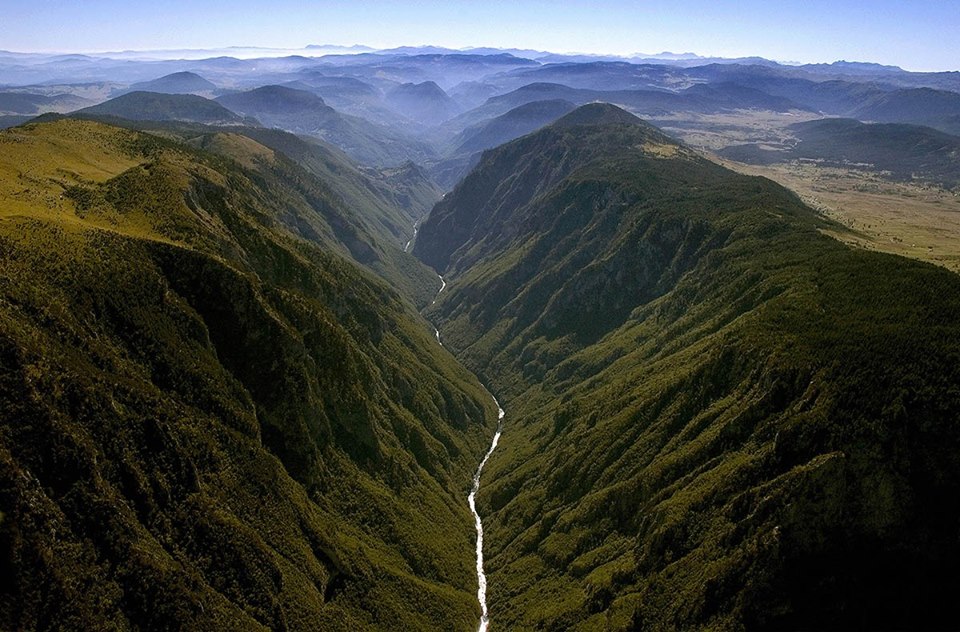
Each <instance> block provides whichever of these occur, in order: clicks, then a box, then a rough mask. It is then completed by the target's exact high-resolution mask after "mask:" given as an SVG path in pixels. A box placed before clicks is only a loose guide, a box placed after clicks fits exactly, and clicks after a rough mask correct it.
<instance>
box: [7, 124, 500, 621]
mask: <svg viewBox="0 0 960 632" xmlns="http://www.w3.org/2000/svg"><path fill="white" fill-rule="evenodd" d="M0 147H3V151H0V366H2V367H3V370H2V372H0V512H2V513H3V518H2V522H0V541H2V546H3V551H4V553H3V558H4V565H3V567H4V569H5V572H4V577H3V580H2V583H0V585H2V588H0V627H2V628H5V629H7V628H9V629H36V628H39V629H50V628H69V629H103V628H108V627H116V628H120V629H126V628H131V627H137V628H143V629H170V628H178V629H184V628H185V629H263V628H269V629H283V628H286V629H301V630H315V629H343V630H356V629H384V630H387V629H397V628H398V627H399V628H404V629H469V628H471V627H472V626H473V625H475V622H476V619H477V617H478V616H479V609H478V607H477V605H476V603H475V591H476V577H475V574H474V568H473V541H472V538H473V525H472V521H471V517H470V515H469V513H468V511H467V508H466V505H465V503H464V502H463V498H464V495H465V493H466V491H467V490H468V489H469V485H470V478H471V474H472V471H473V469H474V468H475V467H476V462H477V460H478V459H479V457H480V456H481V455H482V453H483V450H484V449H485V448H486V443H487V441H488V435H489V434H490V432H491V431H492V427H493V425H494V424H495V420H496V411H495V410H493V406H492V404H491V402H490V401H489V397H488V396H487V395H486V393H485V392H484V391H483V390H482V387H480V385H479V384H478V383H477V382H476V380H475V379H473V378H472V376H470V375H469V374H468V373H466V372H465V371H464V370H463V369H462V368H460V367H459V365H458V364H457V363H456V362H455V361H453V359H452V358H451V357H450V356H449V355H448V354H447V353H446V352H445V351H444V350H443V349H442V348H441V347H439V345H437V344H436V341H435V340H434V338H433V335H432V332H431V331H430V330H429V328H428V327H427V324H426V323H425V322H423V321H422V320H421V319H420V317H419V316H418V315H417V314H416V313H415V312H414V311H413V309H412V307H410V304H409V303H408V302H406V301H404V300H401V299H400V298H399V296H398V295H397V294H396V293H394V291H392V290H390V289H388V288H387V287H386V286H385V285H384V284H383V282H382V281H380V280H378V279H377V278H375V277H374V276H373V275H371V274H369V273H367V272H365V271H363V270H362V269H360V268H359V267H358V266H357V265H355V264H354V263H353V262H352V261H350V260H349V259H348V258H347V256H346V253H345V252H343V248H345V247H347V246H348V245H349V244H348V245H347V246H343V244H342V242H341V241H339V240H338V233H337V229H338V227H337V226H336V222H335V220H334V219H332V217H333V216H331V215H330V214H329V213H328V212H327V211H328V209H325V208H324V207H323V205H322V204H321V203H320V202H319V201H318V200H319V198H311V197H308V195H309V191H299V192H297V191H292V192H288V195H289V196H290V197H288V198H280V199H278V198H277V197H276V195H277V194H278V193H279V189H275V188H273V184H272V183H271V180H270V179H269V178H268V177H267V176H265V175H263V172H258V171H249V170H246V169H244V168H243V167H242V166H241V165H240V162H239V161H233V160H225V159H223V158H218V157H215V156H212V155H210V154H206V153H203V152H198V151H197V150H194V149H191V148H189V147H187V146H184V145H179V144H176V143H172V142H168V141H164V140H159V139H157V138H154V137H150V136H147V135H144V134H141V133H136V132H131V131H127V130H122V129H118V128H114V127H109V126H105V125H101V124H98V123H92V122H83V121H72V120H63V121H58V122H54V123H47V124H38V125H32V126H28V127H25V128H16V129H13V130H8V131H5V132H3V133H2V134H0ZM298 196H303V199H306V200H310V202H309V203H306V204H300V202H299V200H300V198H299V197H298ZM341 234H342V233H341Z"/></svg>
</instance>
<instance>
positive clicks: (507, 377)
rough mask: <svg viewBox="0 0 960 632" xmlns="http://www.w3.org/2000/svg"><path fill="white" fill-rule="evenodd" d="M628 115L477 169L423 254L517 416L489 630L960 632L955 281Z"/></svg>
mask: <svg viewBox="0 0 960 632" xmlns="http://www.w3.org/2000/svg"><path fill="white" fill-rule="evenodd" d="M611 107H612V106H602V105H594V106H587V107H585V108H582V109H580V110H578V111H575V112H574V115H576V116H571V117H570V118H568V119H567V121H563V120H561V122H560V123H559V124H557V125H553V126H550V127H548V128H546V129H544V130H542V131H540V132H537V133H535V134H532V135H530V136H527V137H524V138H521V139H518V140H516V141H514V142H512V143H509V144H507V145H505V146H503V147H500V148H498V149H496V150H493V151H491V152H488V153H487V154H485V156H484V158H483V160H482V161H481V162H480V164H479V165H478V166H477V168H476V169H475V170H474V171H473V172H472V173H471V174H470V175H469V176H468V177H467V178H466V179H465V180H464V181H463V182H461V183H460V185H458V186H457V188H456V189H455V190H454V191H453V192H452V193H451V194H449V195H448V196H447V197H446V198H445V200H444V201H443V202H441V203H440V204H439V205H438V206H437V207H436V209H435V210H434V212H433V213H432V214H431V217H430V218H429V220H428V221H427V222H425V223H424V224H423V225H422V227H421V232H420V237H419V239H418V242H417V246H416V249H415V254H417V255H418V256H420V257H421V258H422V259H423V260H424V261H426V262H427V263H430V264H431V265H434V266H435V267H436V268H437V269H438V270H439V271H440V272H441V273H443V274H444V275H445V278H447V280H448V282H449V287H448V289H447V290H446V291H445V292H444V293H443V294H442V295H441V297H440V300H438V301H437V303H436V305H434V306H433V307H431V308H429V310H428V316H429V317H430V318H431V319H436V320H437V322H438V323H439V326H440V329H441V331H442V333H443V336H444V343H445V344H446V345H447V346H448V347H449V348H451V349H453V350H454V351H456V352H457V354H458V355H459V356H460V357H461V358H462V359H464V360H465V362H466V363H467V365H468V366H469V367H470V368H471V369H473V370H475V371H476V372H477V373H478V374H480V375H481V376H483V377H484V379H486V380H489V382H490V383H491V384H492V388H494V390H495V392H497V393H498V395H501V396H502V399H501V401H503V403H504V406H505V408H507V410H508V415H509V421H510V423H509V425H508V427H507V428H506V430H505V432H504V435H503V437H502V440H501V443H500V447H499V448H498V450H497V452H495V453H494V455H493V457H492V458H491V460H490V462H489V464H488V466H487V467H488V469H487V470H486V471H485V473H484V485H483V486H482V487H481V490H480V495H479V507H480V513H481V515H483V516H484V527H485V542H486V543H487V551H486V555H487V574H488V581H489V592H488V598H489V605H490V610H491V613H492V618H493V622H494V625H496V626H498V627H502V628H503V629H581V630H609V629H641V628H643V629H647V628H649V629H697V628H708V629H721V630H737V629H758V628H759V629H823V628H836V629H850V628H854V629H906V628H915V629H916V628H920V629H930V628H939V627H944V626H945V625H947V626H948V625H951V624H952V620H953V614H952V602H953V597H952V595H954V594H956V592H957V590H958V589H960V580H957V578H956V576H955V573H954V572H953V569H954V568H955V567H956V565H957V563H958V562H960V544H958V541H957V538H956V525H957V524H958V521H960V510H958V509H957V507H956V503H954V502H953V500H952V499H953V498H955V497H956V496H957V494H958V492H960V461H958V456H957V455H960V427H958V426H957V419H958V413H960V390H958V388H957V386H956V385H957V384H960V363H958V359H960V325H958V324H957V322H956V318H955V315H956V314H957V313H958V310H960V279H958V278H957V277H956V275H954V274H951V273H949V272H947V271H945V270H942V269H938V268H935V267H933V266H930V265H926V264H922V263H918V262H913V261H910V260H906V259H902V258H899V257H894V256H889V255H881V254H876V253H870V252H865V251H860V250H854V249H850V248H848V247H846V246H844V245H843V244H841V243H839V242H837V241H835V240H833V239H830V238H828V237H826V236H824V235H823V232H822V231H824V230H833V231H840V230H842V228H841V227H838V226H836V225H834V224H832V223H830V222H829V221H828V220H826V219H824V218H822V217H820V216H818V215H817V214H816V213H815V212H814V211H812V210H811V209H810V208H808V207H806V206H804V205H803V204H802V203H800V201H799V200H798V199H797V198H796V197H795V196H794V195H792V194H791V193H789V192H788V191H786V190H785V189H782V188H781V187H779V186H777V185H775V184H773V183H771V182H770V181H768V180H765V179H762V178H751V177H746V176H740V175H737V174H734V173H732V172H730V171H728V170H725V169H723V168H721V167H719V166H717V165H713V164H711V163H709V162H707V161H705V160H704V159H702V158H699V157H698V156H696V155H694V154H693V153H692V152H690V151H688V150H687V149H686V148H684V147H682V146H679V145H677V144H675V143H673V142H672V141H669V140H668V139H665V137H663V135H662V134H660V133H659V132H657V131H656V130H654V129H653V128H650V127H649V126H647V125H644V124H642V123H639V122H638V121H636V120H631V119H629V118H627V117H626V116H624V115H623V114H618V113H617V112H615V111H613V110H612V109H611ZM611 120H613V121H615V122H614V123H612V124H603V123H605V122H607V121H611ZM572 123H577V124H572ZM948 622H949V623H948Z"/></svg>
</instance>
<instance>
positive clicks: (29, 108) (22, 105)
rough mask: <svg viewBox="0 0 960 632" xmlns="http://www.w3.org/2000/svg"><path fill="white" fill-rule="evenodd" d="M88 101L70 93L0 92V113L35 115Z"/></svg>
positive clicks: (65, 110)
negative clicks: (50, 94)
mask: <svg viewBox="0 0 960 632" xmlns="http://www.w3.org/2000/svg"><path fill="white" fill-rule="evenodd" d="M88 103H90V101H89V100H87V99H83V98H80V97H76V96H73V95H70V94H57V95H52V96H48V95H43V94H34V93H30V92H19V91H18V92H0V114H7V115H17V114H20V115H36V114H42V113H44V112H68V111H70V110H75V109H77V108H78V107H82V106H84V105H86V104H88Z"/></svg>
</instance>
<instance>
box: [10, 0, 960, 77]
mask: <svg viewBox="0 0 960 632" xmlns="http://www.w3.org/2000/svg"><path fill="white" fill-rule="evenodd" d="M0 7H2V16H3V21H2V23H0V49H2V50H11V51H17V52H85V53H90V52H104V51H118V50H156V49H181V48H220V47H226V46H263V47H273V48H300V47H303V46H306V45H307V44H334V45H351V44H365V45H368V46H372V47H375V48H387V47H393V46H402V45H411V46H416V45H425V44H431V45H437V46H446V47H450V48H465V47H470V46H492V47H501V48H533V49H537V50H549V51H551V52H559V53H568V52H579V53H596V54H615V55H632V54H634V53H650V54H652V53H659V52H662V51H671V52H675V53H686V52H692V53H697V54H699V55H702V56H717V57H745V56H760V57H765V58H767V59H773V60H777V61H784V62H802V63H810V62H832V61H836V60H840V59H845V60H847V61H869V62H876V63H882V64H891V65H897V66H901V67H903V68H906V69H908V70H925V71H940V70H960V0H762V1H761V0H739V1H735V2H733V1H726V0H712V1H710V0H670V1H661V0H632V1H628V0H594V1H592V2H589V1H583V0H554V1H549V2H548V1H546V0H471V1H463V0H406V1H399V0H353V1H346V2H328V1H324V0H315V1H313V2H307V1H304V0H267V1H264V0H259V1H253V0H213V1H208V2H204V1H202V0H165V1H161V2H156V3H154V2H151V3H146V2H141V1H139V0H2V1H0Z"/></svg>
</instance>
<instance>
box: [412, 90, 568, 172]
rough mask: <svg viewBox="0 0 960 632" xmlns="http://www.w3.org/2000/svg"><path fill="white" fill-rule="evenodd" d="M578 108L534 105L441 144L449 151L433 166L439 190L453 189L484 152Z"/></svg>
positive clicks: (553, 103)
mask: <svg viewBox="0 0 960 632" xmlns="http://www.w3.org/2000/svg"><path fill="white" fill-rule="evenodd" d="M575 107H576V105H574V104H573V103H571V102H569V101H564V100H562V99H554V100H545V101H533V102H531V103H526V104H524V105H520V106H517V107H516V108H514V109H512V110H510V111H508V112H506V113H505V114H501V115H500V116H497V117H494V118H492V119H489V120H485V121H483V122H481V123H477V124H475V125H472V126H471V127H468V128H467V129H465V130H463V131H462V132H460V133H459V134H457V135H456V136H455V137H453V138H452V139H450V140H441V141H440V142H441V144H443V145H444V146H447V147H449V149H448V150H447V151H446V153H445V156H444V158H443V159H442V160H439V161H437V162H436V163H433V164H432V165H430V175H431V177H432V178H433V179H434V180H435V181H436V182H437V183H438V184H439V185H440V186H442V187H444V188H446V189H451V188H453V186H454V185H455V184H456V183H457V182H459V181H460V179H461V178H463V176H465V175H466V174H467V173H468V172H469V171H470V169H472V168H473V167H474V166H475V165H476V164H477V162H479V160H480V154H481V153H482V152H483V151H484V150H486V149H491V148H493V147H496V146H498V145H501V144H503V143H506V142H508V141H511V140H513V139H514V138H518V137H520V136H523V135H524V134H529V133H530V132H533V131H535V130H537V129H539V128H541V127H543V126H544V125H546V124H547V123H550V122H552V121H554V120H556V119H558V118H560V117H561V116H563V115H564V114H566V113H568V112H570V111H571V110H573V109H574V108H575Z"/></svg>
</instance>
